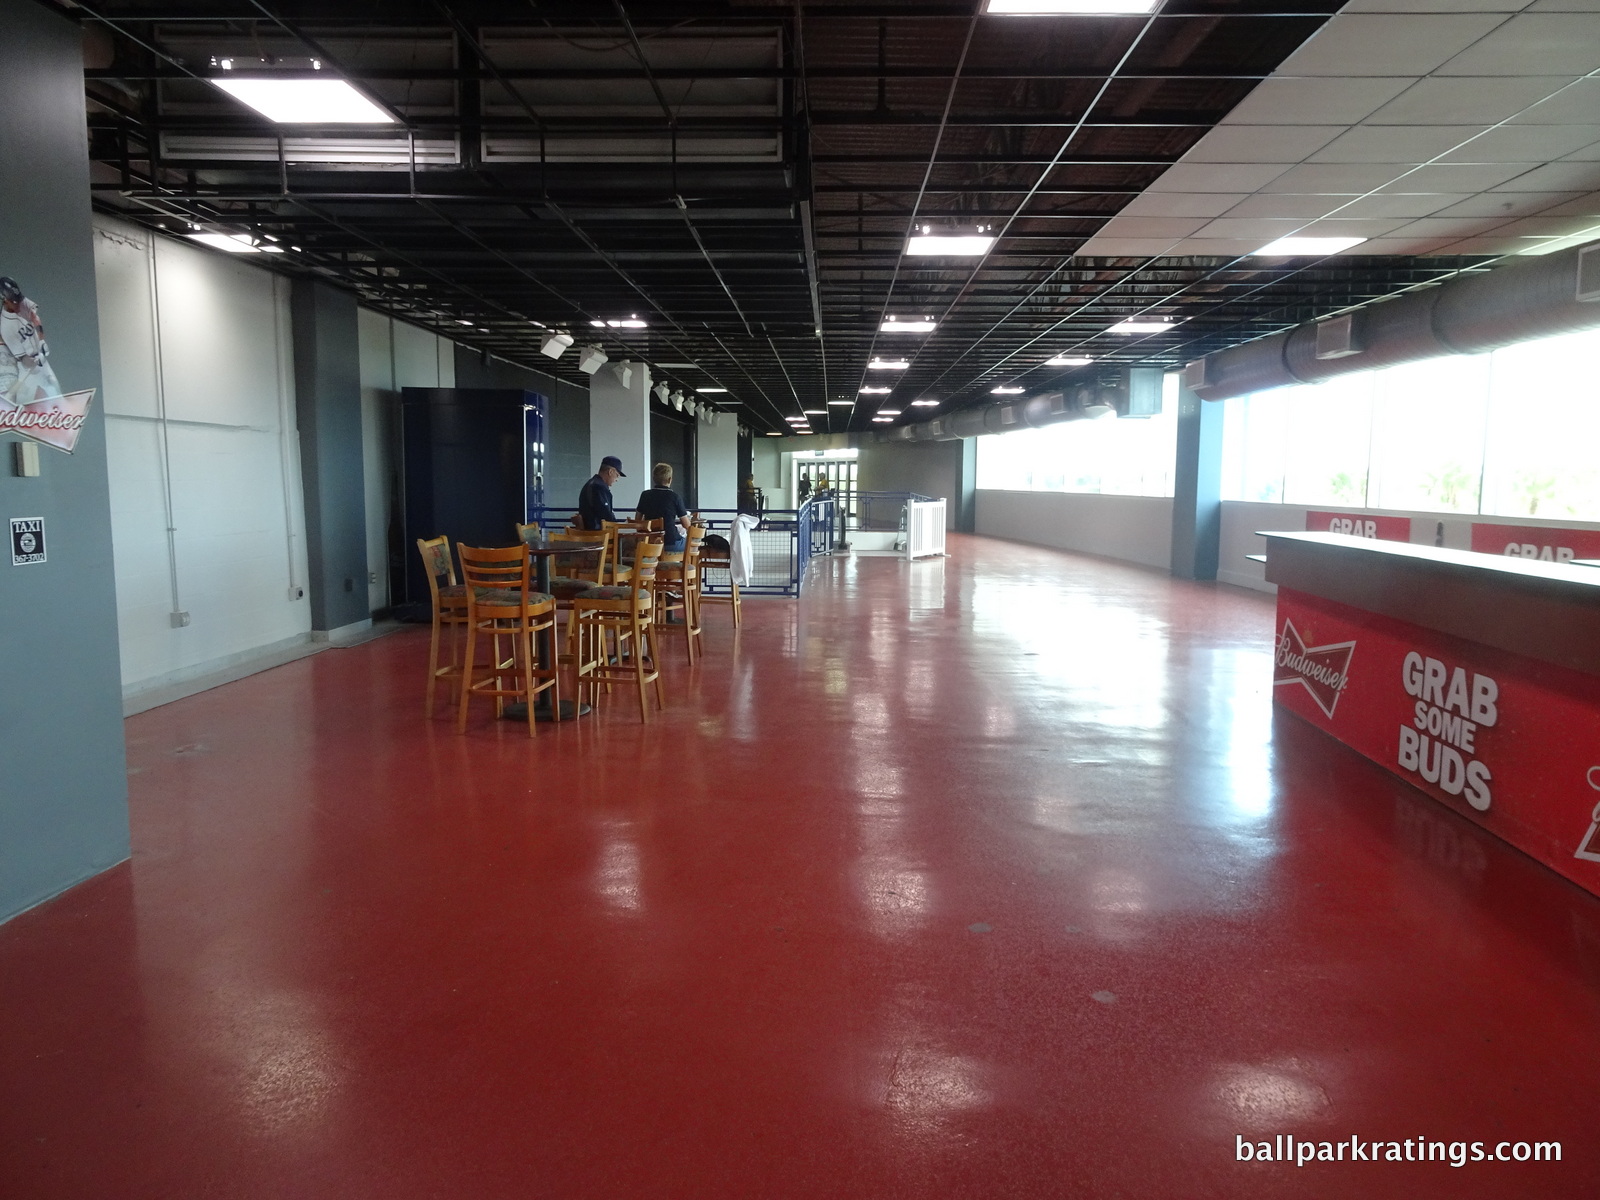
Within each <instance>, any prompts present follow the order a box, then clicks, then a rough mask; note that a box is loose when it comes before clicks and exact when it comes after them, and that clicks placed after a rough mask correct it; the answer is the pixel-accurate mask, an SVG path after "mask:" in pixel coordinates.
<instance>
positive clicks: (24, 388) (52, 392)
mask: <svg viewBox="0 0 1600 1200" xmlns="http://www.w3.org/2000/svg"><path fill="white" fill-rule="evenodd" d="M93 399H94V389H93V388H89V389H88V390H86V391H81V392H66V393H63V392H62V390H61V384H60V381H58V380H57V379H56V373H55V369H54V368H53V367H51V365H50V347H49V344H48V343H47V342H46V341H45V337H44V319H43V318H42V317H41V316H40V315H39V306H38V305H37V304H35V303H34V302H33V301H32V300H30V299H28V297H27V296H26V295H24V294H23V291H22V287H21V285H20V284H18V283H17V281H16V280H15V279H12V278H11V277H10V276H9V275H0V433H18V434H21V435H22V436H23V437H25V438H32V439H33V440H34V441H36V442H43V443H44V444H45V445H46V446H54V447H55V448H56V449H57V450H62V451H65V452H66V453H68V454H71V453H72V451H73V449H74V448H75V447H76V446H77V444H78V434H79V433H81V432H82V431H83V424H84V422H85V421H86V420H88V417H89V402H90V401H91V400H93Z"/></svg>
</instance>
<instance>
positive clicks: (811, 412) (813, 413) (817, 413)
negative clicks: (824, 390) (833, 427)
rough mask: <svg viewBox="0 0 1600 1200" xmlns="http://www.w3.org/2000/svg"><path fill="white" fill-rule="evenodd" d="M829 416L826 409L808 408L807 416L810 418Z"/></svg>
mask: <svg viewBox="0 0 1600 1200" xmlns="http://www.w3.org/2000/svg"><path fill="white" fill-rule="evenodd" d="M827 415H828V410H827V409H825V408H808V409H806V416H808V417H825V416H827Z"/></svg>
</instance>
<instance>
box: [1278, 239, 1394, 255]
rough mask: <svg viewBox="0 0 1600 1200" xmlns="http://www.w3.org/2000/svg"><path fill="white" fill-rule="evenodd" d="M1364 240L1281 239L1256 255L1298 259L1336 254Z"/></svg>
mask: <svg viewBox="0 0 1600 1200" xmlns="http://www.w3.org/2000/svg"><path fill="white" fill-rule="evenodd" d="M1366 240H1367V239H1366V238H1361V237H1282V238H1279V239H1278V240H1277V241H1275V242H1269V243H1268V244H1267V245H1265V246H1263V247H1261V249H1259V250H1257V251H1256V253H1257V254H1273V255H1284V256H1286V257H1298V256H1301V255H1307V254H1337V253H1339V251H1341V250H1348V249H1350V247H1351V246H1359V245H1361V243H1362V242H1364V241H1366Z"/></svg>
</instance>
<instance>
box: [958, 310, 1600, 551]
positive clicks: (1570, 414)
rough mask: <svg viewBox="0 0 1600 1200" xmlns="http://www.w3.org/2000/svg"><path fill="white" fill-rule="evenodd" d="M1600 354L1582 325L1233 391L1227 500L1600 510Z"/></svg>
mask: <svg viewBox="0 0 1600 1200" xmlns="http://www.w3.org/2000/svg"><path fill="white" fill-rule="evenodd" d="M1596 363H1600V331H1585V332H1583V333H1574V334H1563V335H1562V336H1560V337H1554V338H1543V339H1540V340H1539V341H1534V342H1524V343H1522V344H1520V345H1516V346H1509V347H1507V348H1505V349H1504V350H1496V351H1494V352H1493V353H1490V354H1474V355H1462V356H1455V357H1445V358H1433V359H1427V360H1425V361H1423V362H1416V363H1406V364H1404V365H1401V366H1397V367H1389V368H1386V369H1384V370H1378V371H1365V372H1360V373H1357V374H1354V375H1346V376H1342V377H1340V378H1338V379H1332V380H1329V381H1328V382H1326V383H1321V384H1308V385H1304V386H1299V387H1287V388H1278V389H1276V390H1274V391H1270V392H1258V393H1256V394H1255V395H1251V396H1241V397H1238V398H1236V399H1232V400H1228V401H1226V402H1225V403H1226V404H1227V416H1226V420H1225V423H1224V433H1223V465H1222V469H1223V499H1225V500H1251V501H1267V502H1276V503H1289V504H1305V505H1332V506H1342V507H1350V508H1388V509H1402V510H1412V511H1421V512H1458V513H1470V514H1478V513H1481V514H1485V515H1493V516H1507V517H1548V518H1554V519H1564V520H1583V521H1590V520H1600V468H1597V467H1596V466H1595V464H1594V462H1593V454H1592V447H1594V446H1595V445H1597V444H1600V395H1597V390H1600V389H1597V385H1596V383H1595V381H1594V380H1595V364H1596ZM980 463H981V459H980Z"/></svg>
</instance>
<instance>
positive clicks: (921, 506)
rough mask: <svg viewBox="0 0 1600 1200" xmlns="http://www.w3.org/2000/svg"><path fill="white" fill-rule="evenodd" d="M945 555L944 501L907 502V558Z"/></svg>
mask: <svg viewBox="0 0 1600 1200" xmlns="http://www.w3.org/2000/svg"><path fill="white" fill-rule="evenodd" d="M943 553H944V501H943V500H908V501H906V557H907V558H908V559H912V558H927V557H928V556H929V555H934V554H943Z"/></svg>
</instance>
